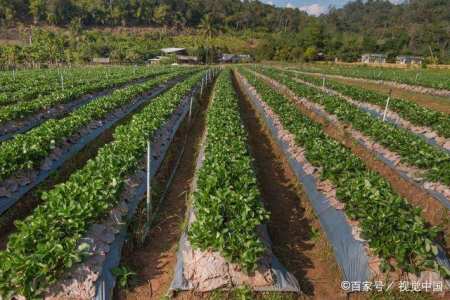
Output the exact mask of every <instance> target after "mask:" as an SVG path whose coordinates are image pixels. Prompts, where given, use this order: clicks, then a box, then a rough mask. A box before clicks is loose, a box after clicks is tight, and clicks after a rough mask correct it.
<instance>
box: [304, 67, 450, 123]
mask: <svg viewBox="0 0 450 300" xmlns="http://www.w3.org/2000/svg"><path fill="white" fill-rule="evenodd" d="M311 75H312V76H318V75H316V74H311ZM332 80H333V81H336V82H340V83H343V84H347V85H351V86H355V87H359V88H364V89H367V90H371V91H374V92H377V93H381V94H384V95H386V96H387V95H388V94H389V91H390V90H392V96H393V97H394V98H399V99H404V100H409V101H412V102H415V103H417V104H419V105H422V106H425V107H428V108H430V109H433V110H437V111H440V112H444V113H447V114H450V99H448V98H446V97H439V96H433V95H427V94H422V93H417V92H413V91H408V90H405V89H402V88H396V87H392V86H389V85H385V84H379V83H372V82H362V81H359V80H355V79H352V78H346V79H343V78H332Z"/></svg>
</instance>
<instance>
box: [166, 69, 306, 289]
mask: <svg viewBox="0 0 450 300" xmlns="http://www.w3.org/2000/svg"><path fill="white" fill-rule="evenodd" d="M206 126H207V130H206V132H205V134H204V136H203V142H202V143H201V144H202V148H201V151H200V154H199V156H198V159H197V165H196V175H195V178H194V181H193V183H192V187H191V190H192V191H193V193H191V199H192V206H191V207H189V208H188V226H187V227H188V228H187V230H186V231H185V232H184V233H183V235H182V237H181V238H180V244H179V250H178V254H177V264H176V268H175V275H174V280H173V282H172V285H171V290H172V291H186V290H195V291H199V292H207V291H213V290H216V289H233V288H236V287H242V286H249V287H250V288H251V289H253V290H255V291H279V292H300V288H299V285H298V283H297V280H296V279H295V277H294V276H293V275H292V274H290V273H289V272H287V270H286V269H284V267H283V266H282V265H281V264H280V263H279V261H278V260H277V259H276V257H275V256H274V255H273V253H272V251H271V248H270V244H271V242H270V238H269V236H268V233H267V231H266V228H265V226H263V223H264V222H265V221H266V220H267V218H268V213H267V212H266V210H265V209H264V208H263V206H262V202H261V199H260V193H259V190H258V187H257V181H256V177H255V172H254V170H253V168H252V158H251V156H250V154H249V152H248V151H247V148H246V143H247V135H246V132H245V129H244V127H243V126H242V123H241V120H240V117H239V106H238V98H237V95H236V93H235V91H234V88H233V85H232V81H231V77H230V71H229V70H227V71H224V72H222V74H221V75H220V76H219V78H218V80H217V83H216V87H215V89H214V91H213V98H212V102H211V104H210V108H209V111H208V115H207V124H206Z"/></svg>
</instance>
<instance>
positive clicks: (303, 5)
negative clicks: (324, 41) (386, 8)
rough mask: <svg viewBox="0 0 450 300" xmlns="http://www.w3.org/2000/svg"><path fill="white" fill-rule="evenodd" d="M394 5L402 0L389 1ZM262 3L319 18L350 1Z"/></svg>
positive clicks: (279, 0) (269, 1) (268, 0)
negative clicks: (295, 9)
mask: <svg viewBox="0 0 450 300" xmlns="http://www.w3.org/2000/svg"><path fill="white" fill-rule="evenodd" d="M389 1H390V2H392V3H396V4H398V3H400V2H401V1H402V0H389ZM262 2H265V3H268V4H272V5H276V6H280V7H292V8H294V7H296V8H298V9H300V10H304V11H306V12H307V13H308V14H309V15H314V16H318V15H320V14H323V13H327V11H328V7H329V6H330V5H333V6H335V7H337V8H339V7H342V6H343V5H344V4H345V3H347V2H350V0H262Z"/></svg>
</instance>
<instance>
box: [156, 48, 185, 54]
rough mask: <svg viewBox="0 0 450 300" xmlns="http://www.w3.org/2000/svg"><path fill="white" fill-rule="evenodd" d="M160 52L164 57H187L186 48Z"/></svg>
mask: <svg viewBox="0 0 450 300" xmlns="http://www.w3.org/2000/svg"><path fill="white" fill-rule="evenodd" d="M161 52H162V53H164V55H170V54H175V55H187V51H186V48H162V49H161Z"/></svg>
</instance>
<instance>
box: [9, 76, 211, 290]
mask: <svg viewBox="0 0 450 300" xmlns="http://www.w3.org/2000/svg"><path fill="white" fill-rule="evenodd" d="M204 75H205V72H202V73H199V74H196V75H194V76H192V77H190V78H189V79H187V80H185V81H183V82H181V83H178V84H177V85H175V86H174V87H173V88H172V89H171V90H170V91H168V92H167V93H164V94H162V95H160V96H158V97H157V98H156V99H154V100H153V101H152V102H151V103H150V104H148V105H147V106H146V107H145V108H144V109H143V110H142V111H141V112H140V113H138V114H136V115H135V116H134V117H133V118H132V120H131V121H130V122H128V123H127V124H126V125H122V126H119V127H118V128H116V130H115V132H114V136H113V142H111V143H109V144H107V145H105V146H104V147H102V148H101V149H100V150H99V151H98V154H97V156H96V157H95V158H94V159H91V160H90V161H88V162H87V164H86V165H85V166H84V167H83V168H81V169H80V170H79V171H77V172H75V173H74V174H72V176H71V177H70V178H69V179H68V180H67V181H66V182H64V183H62V184H59V185H57V186H56V187H55V188H53V189H52V190H50V191H48V192H46V193H44V194H43V196H42V197H43V200H44V203H43V204H42V205H40V206H39V207H38V208H37V209H36V210H35V211H34V212H33V214H32V215H30V216H29V217H27V218H26V219H25V220H23V221H17V228H18V229H17V232H16V233H14V234H12V235H11V236H10V238H9V242H8V245H7V249H6V250H5V251H2V252H0V292H1V294H2V295H4V296H6V295H21V296H25V297H27V298H31V297H36V296H38V295H43V294H46V293H47V296H51V295H49V294H48V293H51V292H52V291H55V290H48V287H49V286H50V285H55V284H57V283H58V280H60V279H64V275H65V274H66V272H67V271H68V270H70V269H71V268H75V269H76V268H77V266H78V263H80V262H86V261H87V260H89V257H92V255H91V254H92V253H95V254H98V253H102V254H103V255H102V256H103V257H104V256H106V252H108V251H106V250H105V249H104V248H102V249H100V248H96V247H94V248H92V247H91V245H90V244H89V243H88V242H87V240H85V239H83V238H89V234H90V233H99V234H100V239H101V240H102V241H103V242H107V243H108V242H112V241H113V240H114V239H115V235H114V233H115V231H116V230H115V229H114V228H112V229H111V228H109V229H106V231H105V230H103V227H102V226H100V227H99V226H96V224H99V225H102V224H104V222H106V223H108V218H109V217H105V216H108V215H109V216H110V217H112V216H113V215H115V214H117V213H118V214H119V215H118V216H123V215H125V214H127V212H128V211H129V208H128V205H127V209H125V206H124V205H123V204H124V202H123V200H124V198H121V193H122V192H124V190H126V186H127V180H129V179H130V178H131V177H130V176H133V174H135V172H136V168H137V167H138V165H139V162H140V161H141V159H142V158H143V156H144V154H145V151H146V148H147V141H148V140H149V139H152V140H153V139H154V138H155V139H156V138H157V137H156V136H155V134H157V132H158V130H159V129H160V128H163V127H164V125H165V124H167V122H168V121H169V120H171V117H172V116H173V114H174V113H175V112H176V111H177V109H178V108H179V107H180V105H181V104H182V101H183V99H185V97H184V96H185V95H189V92H190V91H191V90H192V88H193V87H194V86H195V85H196V84H197V83H198V82H199V80H200V79H201V78H202V76H204ZM161 145H162V144H161ZM153 150H154V151H156V152H155V153H159V152H158V150H157V149H153ZM115 208H116V209H118V210H119V212H117V210H115ZM113 219H114V218H113ZM106 223H105V224H106ZM116 223H120V222H116ZM97 229H98V230H97ZM100 229H102V230H100ZM110 229H111V230H112V231H108V230H110ZM105 248H106V247H105ZM93 259H94V261H95V260H96V259H95V258H93ZM100 260H102V259H100ZM92 266H93V269H92V270H86V272H87V273H85V274H90V273H89V271H92V272H93V273H96V274H95V275H96V276H99V274H98V272H99V271H100V270H98V272H95V270H96V269H95V268H98V265H97V264H93V265H92ZM75 269H73V270H75ZM100 269H101V268H100ZM97 279H98V277H97ZM95 281H96V280H93V281H91V282H95ZM94 291H95V289H94ZM77 299H80V298H77Z"/></svg>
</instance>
